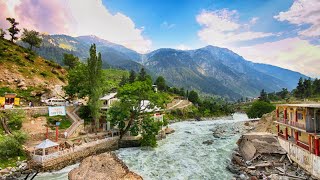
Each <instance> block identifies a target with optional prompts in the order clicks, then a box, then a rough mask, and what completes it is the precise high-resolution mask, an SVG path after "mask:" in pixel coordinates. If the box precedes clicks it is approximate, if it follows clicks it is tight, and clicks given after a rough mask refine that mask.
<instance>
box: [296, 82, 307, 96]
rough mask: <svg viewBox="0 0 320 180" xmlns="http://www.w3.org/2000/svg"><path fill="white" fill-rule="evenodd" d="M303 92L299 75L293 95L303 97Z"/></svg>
mask: <svg viewBox="0 0 320 180" xmlns="http://www.w3.org/2000/svg"><path fill="white" fill-rule="evenodd" d="M304 94H305V90H304V85H303V79H302V77H300V79H299V82H298V86H297V88H296V90H295V96H296V97H297V98H301V99H302V98H303V97H304Z"/></svg>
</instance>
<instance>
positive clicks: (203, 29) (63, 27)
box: [0, 0, 320, 77]
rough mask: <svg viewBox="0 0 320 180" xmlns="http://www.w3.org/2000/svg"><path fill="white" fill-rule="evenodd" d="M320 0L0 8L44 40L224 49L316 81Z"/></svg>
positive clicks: (78, 1) (21, 1)
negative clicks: (60, 37) (90, 38)
mask: <svg viewBox="0 0 320 180" xmlns="http://www.w3.org/2000/svg"><path fill="white" fill-rule="evenodd" d="M319 9H320V0H54V1H53V0H0V12H1V13H0V28H5V29H6V28H8V26H9V24H8V23H7V22H6V21H4V19H5V18H6V17H15V18H16V19H17V20H18V21H19V22H20V26H21V27H25V28H28V29H35V30H37V31H40V32H42V33H48V34H67V35H71V36H80V35H96V36H98V37H100V38H103V39H106V40H108V41H111V42H114V43H117V44H121V45H123V46H126V47H127V48H130V49H133V50H135V51H137V52H140V53H148V52H150V51H153V50H155V49H158V48H176V49H182V50H185V49H196V48H201V47H204V46H207V45H214V46H219V47H225V48H229V49H231V50H232V51H234V52H236V53H238V54H239V55H241V56H243V57H244V58H245V59H247V60H251V61H254V62H259V63H267V64H272V65H276V66H280V67H284V68H287V69H290V70H294V71H299V72H301V73H304V74H307V75H309V76H312V77H320V70H319V69H320V63H318V62H319V60H320V10H319Z"/></svg>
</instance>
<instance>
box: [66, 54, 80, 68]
mask: <svg viewBox="0 0 320 180" xmlns="http://www.w3.org/2000/svg"><path fill="white" fill-rule="evenodd" d="M79 62H80V60H79V58H78V57H76V56H74V55H73V54H63V64H65V65H66V66H68V67H69V69H73V68H74V67H76V66H77V64H79Z"/></svg>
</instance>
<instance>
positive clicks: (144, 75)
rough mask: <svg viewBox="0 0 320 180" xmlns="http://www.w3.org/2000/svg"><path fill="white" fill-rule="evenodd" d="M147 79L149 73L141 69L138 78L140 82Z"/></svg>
mask: <svg viewBox="0 0 320 180" xmlns="http://www.w3.org/2000/svg"><path fill="white" fill-rule="evenodd" d="M146 79H147V72H146V70H145V69H144V68H141V70H140V72H139V76H138V81H145V80H146Z"/></svg>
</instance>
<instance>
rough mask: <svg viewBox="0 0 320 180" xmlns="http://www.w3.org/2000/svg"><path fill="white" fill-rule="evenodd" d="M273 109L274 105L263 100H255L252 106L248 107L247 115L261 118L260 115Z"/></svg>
mask: <svg viewBox="0 0 320 180" xmlns="http://www.w3.org/2000/svg"><path fill="white" fill-rule="evenodd" d="M273 110H275V107H274V106H273V105H272V104H270V103H268V102H265V101H261V100H259V101H255V102H254V103H252V106H251V107H250V108H249V109H248V111H247V115H248V117H249V118H261V117H262V115H264V114H266V113H269V112H271V111H273Z"/></svg>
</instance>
